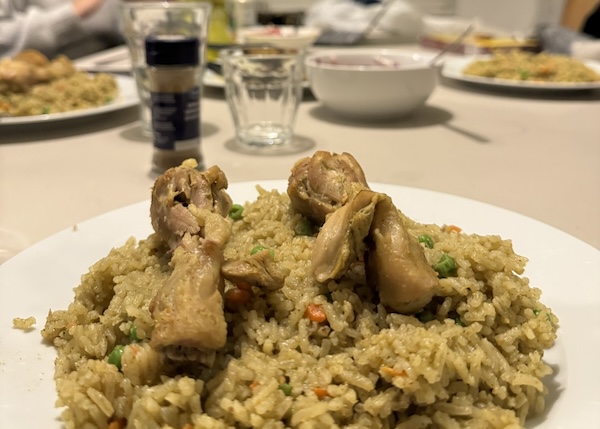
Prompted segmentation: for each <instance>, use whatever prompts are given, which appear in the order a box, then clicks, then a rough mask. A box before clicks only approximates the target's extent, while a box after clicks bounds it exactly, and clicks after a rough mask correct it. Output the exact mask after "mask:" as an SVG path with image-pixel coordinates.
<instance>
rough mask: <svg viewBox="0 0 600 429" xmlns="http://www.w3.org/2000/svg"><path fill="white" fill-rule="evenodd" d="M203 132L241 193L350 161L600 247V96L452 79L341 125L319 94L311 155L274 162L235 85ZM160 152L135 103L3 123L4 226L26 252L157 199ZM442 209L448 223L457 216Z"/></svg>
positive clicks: (209, 109)
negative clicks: (243, 129)
mask: <svg viewBox="0 0 600 429" xmlns="http://www.w3.org/2000/svg"><path fill="white" fill-rule="evenodd" d="M403 48H406V49H408V50H412V51H418V50H419V49H420V48H419V47H418V46H413V45H407V46H404V47H403ZM201 123H202V143H201V144H202V151H203V154H204V157H205V161H206V164H207V166H210V165H218V166H219V167H220V168H221V169H222V170H223V171H224V172H225V173H226V175H227V178H228V180H229V182H230V183H234V182H242V181H258V180H262V179H284V180H285V179H287V178H288V176H289V173H290V169H291V167H292V166H293V164H294V163H295V162H296V161H297V160H298V159H300V158H301V157H304V156H310V155H312V154H313V153H314V152H315V151H317V150H323V151H329V152H335V153H341V152H349V153H351V154H352V155H354V157H355V158H356V159H357V160H358V161H359V163H360V164H361V166H362V167H363V169H364V171H365V174H366V177H367V179H368V180H369V181H370V182H379V183H388V184H395V185H403V186H406V187H413V188H419V189H427V190H433V191H438V192H441V193H446V194H451V195H456V196H460V197H465V198H468V199H473V200H478V201H481V202H485V203H488V204H491V205H494V206H497V207H500V208H504V209H507V210H510V211H514V212H517V213H520V214H522V215H525V216H527V217H531V218H534V219H536V220H538V221H541V222H543V223H545V224H548V225H550V226H552V227H555V228H558V229H560V230H562V231H564V232H566V233H568V234H570V235H572V236H574V237H576V238H577V239H579V240H582V241H584V242H586V243H588V244H589V245H591V246H593V247H595V248H597V249H600V91H598V90H595V91H581V92H554V93H540V92H534V93H531V92H523V91H518V90H515V91H511V90H507V89H504V88H501V89H497V88H489V87H484V86H476V85H467V84H465V83H463V82H458V81H454V80H449V79H446V78H442V77H440V82H439V85H438V86H437V88H436V89H435V91H434V93H433V94H432V95H431V97H430V98H429V99H428V101H427V103H426V105H425V106H424V107H422V108H420V109H419V110H418V111H417V112H415V113H414V114H413V115H411V116H409V117H406V118H400V119H398V120H395V121H392V122H379V123H373V122H361V121H357V120H351V119H345V118H342V117H339V116H336V115H335V114H334V113H332V112H330V111H329V110H327V108H325V107H324V106H322V105H321V103H320V102H319V101H318V100H316V99H315V98H314V97H313V96H312V94H311V93H310V90H306V91H305V97H304V100H303V101H302V103H301V105H300V108H299V111H298V116H297V122H296V129H295V130H296V138H299V139H304V141H305V142H308V143H309V144H310V145H311V147H310V148H309V149H308V150H306V151H304V152H300V153H294V154H286V155H275V156H263V155H256V154H247V153H241V152H239V151H237V150H235V149H234V148H233V146H232V141H233V138H234V130H233V122H232V118H231V115H230V113H229V110H228V106H227V104H226V101H225V99H224V93H223V89H222V88H219V87H205V88H204V94H203V99H202V104H201ZM151 156H152V142H151V139H150V137H149V136H147V135H145V134H144V133H143V132H142V129H141V125H140V121H139V111H138V108H137V107H135V106H133V107H129V108H125V109H121V110H118V111H113V112H107V113H102V114H97V115H89V116H84V117H80V118H76V119H71V120H64V121H50V122H43V121H41V122H38V123H34V124H20V125H16V124H2V123H0V230H3V231H9V232H10V233H11V234H13V237H16V238H17V244H16V245H15V247H17V248H16V249H15V251H19V250H22V249H25V248H27V247H29V246H32V245H34V244H36V243H37V242H39V241H40V240H44V239H45V238H47V237H49V236H51V235H52V234H54V233H56V232H58V231H61V230H64V229H67V228H73V227H75V226H76V225H77V224H78V223H80V222H82V221H84V220H86V219H89V218H92V217H95V216H98V215H101V214H103V213H106V212H108V211H111V210H114V209H117V208H120V207H123V206H126V205H129V204H132V203H137V202H140V201H143V200H148V199H149V198H150V191H151V187H152V185H153V181H154V179H155V176H154V175H153V174H152V173H151ZM397 206H398V207H399V208H400V209H402V202H401V201H400V202H397ZM435 210H436V211H439V218H440V219H442V220H443V213H444V207H436V208H435ZM474 215H476V213H474ZM508 238H510V237H508Z"/></svg>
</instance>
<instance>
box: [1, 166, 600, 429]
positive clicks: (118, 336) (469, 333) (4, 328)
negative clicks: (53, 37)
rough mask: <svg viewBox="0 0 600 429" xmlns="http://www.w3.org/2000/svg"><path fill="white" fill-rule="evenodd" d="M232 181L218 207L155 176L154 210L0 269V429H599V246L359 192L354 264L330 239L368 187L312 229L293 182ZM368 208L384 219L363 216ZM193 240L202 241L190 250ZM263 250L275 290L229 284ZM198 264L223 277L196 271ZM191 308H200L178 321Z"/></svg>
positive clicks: (100, 222)
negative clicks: (411, 279)
mask: <svg viewBox="0 0 600 429" xmlns="http://www.w3.org/2000/svg"><path fill="white" fill-rule="evenodd" d="M214 168H216V169H218V167H214ZM214 168H211V169H209V170H210V171H212V173H215V171H216V170H215V169H214ZM192 169H193V168H192ZM194 171H195V172H191V173H190V172H189V171H187V172H186V173H185V174H187V175H188V177H192V178H193V180H191V181H190V183H194V184H195V183H198V182H202V181H203V180H205V178H206V176H202V177H200V176H196V174H205V173H206V172H202V173H198V172H197V170H194ZM207 171H208V170H207ZM221 173H222V172H219V175H218V176H213V177H218V179H215V180H207V183H209V184H213V185H214V184H215V183H217V182H220V184H221V189H219V190H218V192H213V193H212V195H213V196H218V195H220V196H219V197H218V198H221V197H222V199H220V200H219V201H217V198H215V200H214V204H212V205H211V206H203V205H202V204H200V203H199V202H198V201H199V200H194V202H193V203H190V201H192V200H190V201H187V202H184V201H183V200H184V199H185V198H186V197H184V196H183V194H180V196H179V197H177V198H175V199H171V200H169V199H161V195H160V192H157V191H156V189H157V188H159V184H158V183H159V182H157V184H155V187H154V189H153V193H152V198H151V200H150V201H144V202H140V203H138V204H134V205H132V206H128V207H124V208H122V209H119V210H116V211H113V212H109V213H107V214H104V215H102V216H99V217H97V218H94V219H91V220H88V221H86V222H83V223H81V224H78V225H77V226H76V227H73V228H71V229H68V230H65V231H62V232H59V233H57V234H56V235H54V236H52V237H50V238H48V239H46V240H43V241H41V242H40V243H38V244H36V245H34V246H32V247H31V248H29V249H27V250H25V251H23V252H22V253H21V254H19V255H17V256H16V257H14V258H12V259H10V260H9V261H7V262H5V263H4V264H3V265H2V266H0V285H1V287H0V333H1V335H0V386H2V388H0V406H1V407H2V410H3V420H2V421H3V422H4V423H5V424H8V426H10V427H44V428H57V429H58V428H61V427H68V428H83V427H85V428H110V429H118V428H121V429H122V428H152V427H156V428H158V427H161V428H183V429H191V428H197V429H200V428H250V427H253V428H288V427H289V428H323V427H331V428H342V427H343V428H357V429H358V428H461V427H464V428H467V427H469V428H522V427H526V428H556V427H592V426H594V425H597V404H598V401H600V383H596V382H595V381H597V380H598V379H599V377H600V368H599V367H598V366H597V365H596V359H595V355H594V354H593V353H588V352H586V350H589V351H593V350H596V349H598V347H599V346H600V339H599V337H598V336H597V335H595V334H594V333H593V332H595V331H594V330H595V329H596V327H597V326H599V324H600V313H599V312H598V311H597V309H598V306H599V305H600V290H599V289H598V287H597V286H598V283H599V280H600V252H599V251H598V250H597V249H595V248H593V247H591V246H589V245H587V244H586V243H584V242H582V241H580V240H578V239H576V238H574V237H572V236H570V235H568V234H566V233H564V232H562V231H560V230H557V229H555V228H553V227H551V226H548V225H545V224H543V223H540V222H538V221H536V220H534V219H531V218H527V217H525V216H523V215H520V214H517V213H514V212H510V211H507V210H504V209H501V208H498V207H494V206H491V205H488V204H484V203H481V202H477V201H473V200H468V199H465V198H461V197H457V196H452V195H448V194H442V193H438V192H433V191H427V190H422V189H414V188H408V187H404V186H398V185H392V184H380V183H369V184H368V188H365V187H362V188H361V189H360V193H361V194H360V195H365V194H362V193H365V192H366V193H367V195H369V198H368V201H367V203H366V204H363V205H360V209H359V210H355V211H354V212H353V213H354V215H356V216H353V217H352V222H350V224H351V225H355V226H356V225H358V224H359V223H360V224H361V225H364V224H363V222H367V225H369V227H366V228H357V229H353V233H352V234H350V235H351V236H352V237H356V236H358V235H360V236H361V237H364V240H363V241H361V243H358V242H357V241H356V240H353V239H351V240H350V241H351V242H352V243H354V244H352V243H350V244H351V246H355V245H356V247H355V248H354V250H355V251H352V252H349V254H350V255H351V256H350V257H348V258H346V256H347V254H348V253H347V252H341V251H340V252H337V249H342V248H344V249H345V248H346V247H344V246H345V245H343V246H342V247H339V246H337V245H336V246H333V247H330V246H329V245H328V244H327V243H330V241H328V240H329V239H330V238H331V236H329V235H328V234H332V236H335V234H336V231H339V228H335V226H336V225H338V223H337V221H336V222H334V221H333V220H332V219H337V220H338V221H339V215H340V214H342V212H344V213H345V212H347V209H348V207H350V206H352V207H354V208H356V206H357V204H358V194H352V196H351V197H350V199H349V200H347V201H346V202H343V204H342V205H341V206H340V207H337V208H335V210H334V211H333V212H331V213H332V214H330V215H328V216H327V217H326V218H325V219H324V223H322V224H321V222H320V221H319V220H318V219H317V218H315V217H314V216H312V215H311V214H310V211H309V212H307V211H306V207H304V208H302V205H301V204H300V205H299V204H298V199H297V196H298V194H293V193H290V191H289V183H290V180H286V179H284V180H269V181H258V182H244V183H231V184H227V182H226V176H224V174H225V173H223V175H221ZM163 184H164V183H163ZM194 186H195V185H193V186H192V188H193V187H194ZM212 189H213V190H214V188H212ZM353 189H354V188H353ZM186 195H187V197H189V194H186ZM204 195H207V194H206V193H205V194H204ZM208 195H210V193H208ZM163 196H164V195H163ZM169 198H170V197H169ZM355 203H356V204H355ZM371 203H372V204H373V205H372V204H371ZM349 204H350V205H349ZM165 207H166V208H167V209H168V210H166V209H165ZM369 207H371V208H373V210H374V212H373V213H374V214H373V216H368V215H367V216H363V215H364V214H365V210H366V211H368V208H369ZM440 207H443V210H440ZM173 208H175V209H174V211H173V213H174V212H179V214H180V215H182V216H184V217H186V216H188V215H189V214H190V213H192V214H193V217H192V218H189V217H188V219H195V220H196V221H198V223H197V224H195V225H194V226H193V227H191V229H190V230H186V232H185V233H183V234H182V235H180V236H179V235H177V234H179V232H178V233H177V234H176V235H175V236H173V235H169V234H167V235H165V233H164V232H165V229H164V228H171V226H172V225H171V224H170V223H169V222H162V221H161V219H162V220H165V219H166V217H163V216H162V214H164V213H167V212H169V213H170V210H171V209H173ZM182 209H184V211H183V212H181V210H182ZM211 210H212V211H211ZM217 212H219V213H220V215H217V214H218V213H217ZM149 213H150V216H149ZM157 213H158V215H157ZM382 213H385V214H386V216H383V215H382ZM382 218H385V219H384V220H382ZM365 219H366V221H365ZM386 222H391V223H394V222H395V225H397V226H398V227H399V228H400V229H401V230H402V231H403V232H401V233H400V234H401V235H403V237H404V239H405V240H407V241H406V244H407V245H408V248H410V249H411V250H410V251H411V252H413V253H414V254H415V255H418V258H421V259H420V260H422V261H426V262H427V263H426V265H424V266H422V267H421V268H422V269H424V270H425V271H427V272H433V273H434V279H435V281H434V283H433V284H434V286H435V288H434V289H433V290H432V292H431V293H430V294H425V295H426V296H425V298H424V299H421V298H422V297H423V295H420V298H414V297H413V298H414V299H413V298H410V299H409V300H408V301H402V300H400V301H394V299H392V298H390V296H389V295H386V294H384V286H385V285H386V284H387V283H386V279H384V278H383V277H377V274H378V273H380V272H383V270H384V269H388V268H389V266H388V268H384V267H385V258H387V257H388V254H387V253H388V252H387V251H386V252H382V251H381V249H384V250H385V249H387V248H386V247H385V246H384V245H383V244H382V246H383V247H380V246H379V245H380V244H381V243H383V242H385V240H386V237H388V236H394V235H395V234H397V233H398V231H396V230H387V232H385V231H386V229H385V225H386ZM192 223H193V222H192ZM340 224H343V225H350V224H348V223H344V221H341V223H340ZM332 225H333V226H334V228H333V229H330V228H331V226H332ZM170 231H171V232H170V233H172V232H173V231H174V230H170ZM178 231H179V230H178ZM324 231H328V234H325V233H324ZM359 231H361V232H359ZM346 238H348V237H347V236H346ZM190 240H191V241H190ZM381 240H383V242H382V241H381ZM190 243H196V244H197V245H198V246H199V247H198V248H195V249H196V250H194V251H191V250H190V249H187V248H186V246H188V245H190ZM215 243H218V245H215ZM363 243H364V244H365V246H366V249H365V248H363V246H362V244H363ZM338 244H339V243H338ZM346 244H348V243H346ZM399 246H400V247H402V245H399ZM415 246H416V247H415ZM328 249H329V250H331V249H333V255H334V256H333V259H335V260H336V261H337V260H338V257H339V256H340V255H341V254H344V255H346V256H344V255H342V256H343V257H342V259H344V258H346V259H347V264H345V265H344V264H342V265H344V266H343V267H342V268H341V269H339V270H338V269H337V268H339V267H338V266H337V265H336V269H335V270H337V271H336V274H332V272H331V271H328V272H327V273H325V277H323V275H324V271H323V270H319V269H316V267H317V266H320V264H321V263H325V265H328V263H329V262H330V260H331V259H332V258H325V259H322V258H321V259H319V254H320V253H319V252H322V251H323V250H325V251H327V250H328ZM356 249H358V251H356ZM390 249H391V250H390V253H394V252H396V250H397V248H396V247H392V248H390ZM381 256H383V258H384V260H381V258H380V257H381ZM203 258H208V259H203ZM198 259H202V260H203V261H206V262H205V263H204V262H203V263H198V261H197V260H198ZM258 259H261V260H263V262H264V261H267V262H266V263H265V265H264V266H261V267H263V268H265V269H264V270H262V271H261V272H262V273H263V274H264V272H266V273H267V274H269V275H268V276H267V277H268V279H267V280H265V279H263V277H261V279H262V280H260V279H258V277H252V276H250V277H245V279H246V280H245V281H242V280H240V278H239V277H236V274H235V270H234V269H233V268H234V267H238V268H239V266H240V265H239V264H238V262H240V261H242V262H244V263H245V264H246V265H244V264H242V265H243V266H248V264H250V265H252V263H251V262H256V261H257V260H258ZM377 260H379V263H380V265H376V268H377V270H379V271H377V270H376V271H375V272H374V271H372V269H373V261H377ZM442 260H444V263H443V264H442V265H443V266H440V265H439V264H440V262H441V261H442ZM449 260H452V263H451V264H448V261H449ZM186 261H187V262H186ZM398 262H399V263H402V257H399V259H398ZM188 263H190V264H197V265H193V267H195V268H194V269H191V270H188V269H187V268H185V267H188V268H189V267H190V265H186V264H188ZM215 264H216V265H215ZM236 264H237V265H236ZM392 265H395V263H394V264H392ZM34 267H35V268H34ZM207 267H208V268H210V269H207ZM215 267H216V268H217V269H216V270H214V269H212V268H215ZM219 267H220V270H219ZM432 270H433V271H432ZM325 271H327V270H325ZM372 274H374V275H375V277H373V276H372ZM195 276H200V277H198V279H200V278H201V279H202V280H206V278H209V279H212V280H214V281H213V282H212V283H210V282H208V283H206V284H204V283H203V285H200V283H202V282H200V281H199V282H188V280H189V279H190V278H196V277H195ZM211 276H212V277H211ZM242 278H244V277H243V276H242ZM373 279H376V282H375V283H373ZM223 280H224V281H223ZM415 281H417V282H419V281H421V277H419V278H418V279H416V280H415ZM186 282H188V283H189V284H188V283H186ZM186 285H187V286H186ZM190 285H191V286H190ZM181 287H183V288H184V289H185V288H186V287H192V289H193V288H200V289H193V290H201V292H200V297H199V295H198V294H194V295H188V296H187V297H188V298H190V299H189V300H188V299H187V298H186V299H183V300H180V297H178V296H175V295H170V294H174V293H175V292H173V291H175V290H179V291H180V292H181V291H183V290H184V289H181ZM206 287H207V288H208V289H206ZM385 287H387V286H385ZM400 289H402V288H400ZM400 289H398V290H400ZM232 291H233V292H232ZM209 292H210V293H209ZM417 301H418V302H417ZM190 302H195V304H194V305H196V306H198V307H193V306H192V307H193V308H195V310H193V311H192V312H191V313H186V312H187V311H188V310H189V309H190V308H192V307H189V308H188V304H189V303H190ZM174 303H179V304H177V305H180V307H177V311H172V310H173V309H174V307H173V305H174ZM214 303H217V304H218V305H212V304H214ZM398 303H400V305H398ZM407 303H408V305H407ZM190 305H191V304H190ZM184 307H185V308H187V310H186V309H185V308H184ZM183 314H188V316H189V314H191V315H192V317H188V316H186V317H180V316H181V315H183ZM213 316H214V317H213ZM175 319H177V320H178V322H177V323H183V324H184V325H185V324H188V323H189V324H191V325H193V326H194V327H193V328H190V329H192V331H194V332H195V334H194V335H192V337H191V338H189V337H188V338H187V339H186V335H188V334H187V331H188V329H187V328H186V327H184V325H177V323H175V325H170V324H171V322H172V321H173V320H175ZM184 319H185V320H184ZM199 322H201V324H202V323H205V322H206V323H205V326H204V327H198V323H199ZM168 325H170V326H168ZM185 326H190V325H185ZM169 327H170V328H173V327H174V328H175V329H174V331H172V332H170V333H169V334H168V335H166V336H161V335H162V334H164V333H165V332H166V331H165V329H166V330H167V331H168V329H169ZM222 328H223V329H224V330H223V335H224V336H223V338H222V342H221V343H219V344H218V345H217V346H215V345H214V343H213V344H212V345H209V344H208V342H204V343H202V344H200V345H198V344H196V343H194V341H195V340H196V339H197V338H198V337H199V336H202V335H206V336H207V338H208V337H210V338H214V337H215V336H216V337H220V335H221V333H220V331H221V329H222ZM198 329H199V330H201V331H202V333H201V334H200V333H199V331H198ZM175 337H176V338H175ZM165 341H166V342H165ZM203 341H208V340H203ZM219 341H220V340H219ZM217 342H218V341H217ZM194 347H196V348H195V349H194Z"/></svg>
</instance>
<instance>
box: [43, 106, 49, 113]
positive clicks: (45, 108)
mask: <svg viewBox="0 0 600 429" xmlns="http://www.w3.org/2000/svg"><path fill="white" fill-rule="evenodd" d="M48 113H50V107H48V106H44V107H42V115H47V114H48Z"/></svg>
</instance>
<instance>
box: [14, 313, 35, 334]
mask: <svg viewBox="0 0 600 429" xmlns="http://www.w3.org/2000/svg"><path fill="white" fill-rule="evenodd" d="M35 324H36V320H35V317H33V316H29V317H15V318H14V319H13V327H15V328H16V329H22V330H24V331H28V330H30V329H31V328H33V325H35Z"/></svg>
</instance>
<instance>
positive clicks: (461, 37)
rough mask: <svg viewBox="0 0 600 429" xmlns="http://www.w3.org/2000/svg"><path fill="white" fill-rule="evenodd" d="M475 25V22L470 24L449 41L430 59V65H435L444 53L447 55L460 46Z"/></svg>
mask: <svg viewBox="0 0 600 429" xmlns="http://www.w3.org/2000/svg"><path fill="white" fill-rule="evenodd" d="M474 27H475V25H474V24H473V23H471V24H469V26H468V27H467V28H465V29H464V30H463V31H462V33H460V34H459V35H458V37H457V38H456V39H454V40H453V41H452V42H450V43H448V44H447V45H446V46H445V47H444V48H443V49H442V50H441V51H440V52H438V53H437V54H436V55H435V56H434V57H433V58H432V59H431V60H429V66H430V67H434V66H435V65H436V64H437V62H438V61H439V60H440V58H442V57H443V56H444V55H446V54H447V53H448V52H450V51H451V50H452V49H454V48H455V47H456V46H458V45H459V44H460V43H461V42H462V41H463V40H464V39H465V37H467V36H468V35H469V34H470V33H471V31H473V28H474Z"/></svg>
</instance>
